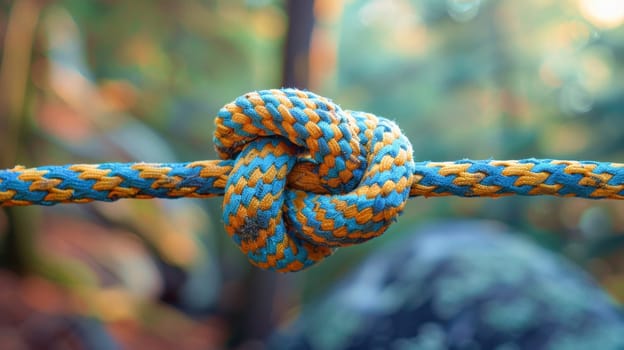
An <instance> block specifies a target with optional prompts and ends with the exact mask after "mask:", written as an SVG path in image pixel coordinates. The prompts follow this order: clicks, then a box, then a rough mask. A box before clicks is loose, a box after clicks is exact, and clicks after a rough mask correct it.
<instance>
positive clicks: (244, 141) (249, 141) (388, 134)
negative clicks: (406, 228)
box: [214, 89, 415, 271]
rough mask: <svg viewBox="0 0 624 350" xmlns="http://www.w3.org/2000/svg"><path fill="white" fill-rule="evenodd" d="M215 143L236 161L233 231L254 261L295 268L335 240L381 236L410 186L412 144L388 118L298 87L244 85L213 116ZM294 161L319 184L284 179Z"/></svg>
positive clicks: (230, 187)
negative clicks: (306, 187)
mask: <svg viewBox="0 0 624 350" xmlns="http://www.w3.org/2000/svg"><path fill="white" fill-rule="evenodd" d="M214 142H215V144H216V150H217V152H218V154H219V156H220V157H221V158H222V159H232V160H234V167H233V169H232V171H231V173H230V175H229V177H228V181H227V185H226V188H225V197H224V201H223V221H224V223H225V229H226V231H227V233H228V234H229V235H230V236H231V237H232V238H233V239H234V242H235V243H236V244H237V245H238V246H239V247H240V249H241V250H242V251H243V253H245V254H246V255H247V257H248V258H249V260H250V261H251V262H252V263H253V264H254V265H256V266H258V267H261V268H264V269H271V270H277V271H298V270H301V269H304V268H306V267H308V266H310V265H313V264H315V263H316V262H318V261H320V260H322V259H323V258H324V257H326V256H328V255H330V254H331V253H332V252H333V251H334V250H335V248H337V247H343V246H348V245H352V244H355V243H360V242H364V241H367V240H369V239H371V238H373V237H376V236H379V235H381V234H382V233H383V232H385V230H386V229H387V227H388V226H389V225H390V223H392V222H393V221H394V220H396V218H397V216H398V215H399V214H400V213H401V212H402V210H403V208H404V206H405V203H406V202H407V199H408V196H409V192H410V187H411V185H412V179H413V176H414V175H413V173H414V168H415V165H414V162H413V160H412V147H411V145H410V143H409V141H408V140H407V138H406V137H405V136H403V134H402V133H401V131H400V130H399V128H398V126H397V125H396V124H394V123H393V122H391V121H390V120H387V119H385V118H381V117H377V116H375V115H372V114H369V113H363V112H356V111H348V110H343V109H341V108H340V107H339V106H338V105H336V104H334V103H333V102H332V101H330V100H329V99H326V98H324V97H321V96H318V95H316V94H314V93H311V92H307V91H301V90H296V89H282V90H264V91H258V92H252V93H248V94H246V95H244V96H241V97H239V98H237V99H236V100H235V101H234V102H232V103H229V104H227V105H226V106H225V107H223V108H222V109H221V110H220V111H219V114H218V116H217V119H216V131H215V135H214ZM295 165H297V166H300V165H304V166H305V168H306V171H305V174H306V175H308V176H310V175H314V176H315V177H317V179H316V180H315V181H314V182H315V183H318V184H319V186H317V187H318V191H316V192H314V193H313V192H304V191H302V190H298V189H295V188H289V187H286V185H287V177H288V176H289V174H290V173H291V171H292V170H293V168H294V167H295Z"/></svg>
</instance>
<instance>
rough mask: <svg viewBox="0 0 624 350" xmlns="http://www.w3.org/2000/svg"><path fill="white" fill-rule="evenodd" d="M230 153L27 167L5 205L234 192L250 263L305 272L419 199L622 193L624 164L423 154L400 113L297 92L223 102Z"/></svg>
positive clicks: (1, 181) (10, 184)
mask: <svg viewBox="0 0 624 350" xmlns="http://www.w3.org/2000/svg"><path fill="white" fill-rule="evenodd" d="M214 141H215V144H216V149H217V152H218V154H219V156H220V157H221V158H222V160H209V161H197V162H187V163H165V164H148V163H104V164H93V165H90V164H74V165H65V166H43V167H38V168H30V169H27V168H25V167H22V166H17V167H15V168H13V169H7V170H0V206H17V205H33V204H36V205H53V204H56V203H85V202H90V201H108V202H110V201H115V200H118V199H120V198H180V197H194V198H207V197H215V196H224V201H223V207H224V210H223V213H224V214H223V220H224V223H225V228H226V231H227V232H228V234H229V235H230V236H232V238H233V240H234V242H235V243H236V244H237V245H238V246H239V247H240V249H241V250H242V251H243V252H244V253H245V254H246V255H247V257H248V258H249V260H250V261H251V262H252V263H253V264H255V265H257V266H259V267H261V268H265V269H272V270H278V271H297V270H301V269H303V268H306V267H308V266H310V265H313V264H314V263H316V262H318V261H320V260H321V259H323V258H324V257H326V256H328V255H330V254H331V253H332V252H333V250H334V249H335V248H336V247H342V246H348V245H351V244H355V243H360V242H363V241H366V240H369V239H371V238H373V237H376V236H378V235H381V234H382V233H383V232H384V231H385V230H386V229H387V227H388V226H389V225H390V223H392V222H393V221H394V220H396V218H397V217H398V215H399V214H400V213H401V212H402V210H403V207H404V206H405V203H406V201H407V199H408V198H409V197H417V196H425V197H439V196H450V195H455V196H462V197H499V196H506V195H513V194H518V195H556V196H565V197H583V198H591V199H624V164H619V163H601V162H591V161H584V162H580V161H562V160H550V159H524V160H507V161H498V160H459V161H455V162H418V163H415V162H414V161H413V160H412V147H411V145H410V143H409V141H408V140H407V139H406V138H405V137H404V136H403V135H402V133H401V132H400V130H399V128H398V127H397V126H396V125H395V124H394V123H393V122H391V121H389V120H387V119H385V118H382V117H377V116H375V115H372V114H369V113H363V112H356V111H348V110H343V109H341V108H340V107H339V106H338V105H336V104H334V103H333V102H331V101H330V100H328V99H326V98H323V97H321V96H318V95H316V94H313V93H311V92H305V91H300V90H296V89H282V90H265V91H259V92H253V93H249V94H246V95H244V96H241V97H239V98H238V99H236V100H235V101H234V102H232V103H229V104H227V105H226V106H225V107H223V108H222V109H221V111H220V112H219V114H218V116H217V119H216V131H215V137H214Z"/></svg>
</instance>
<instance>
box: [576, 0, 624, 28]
mask: <svg viewBox="0 0 624 350" xmlns="http://www.w3.org/2000/svg"><path fill="white" fill-rule="evenodd" d="M579 9H580V11H581V14H582V15H583V17H585V18H586V19H587V20H589V21H590V22H592V23H593V24H594V25H596V26H597V27H600V28H607V29H611V28H615V27H618V26H619V25H621V24H622V23H624V1H622V0H579Z"/></svg>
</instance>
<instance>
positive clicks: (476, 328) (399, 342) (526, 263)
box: [271, 221, 624, 350]
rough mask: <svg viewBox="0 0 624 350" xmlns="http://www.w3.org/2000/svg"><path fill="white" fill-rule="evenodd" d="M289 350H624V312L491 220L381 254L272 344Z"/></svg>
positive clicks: (423, 236)
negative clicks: (375, 349)
mask: <svg viewBox="0 0 624 350" xmlns="http://www.w3.org/2000/svg"><path fill="white" fill-rule="evenodd" d="M272 344H273V345H272V346H271V348H282V349H324V350H325V349H326V350H331V349H364V348H366V349H368V348H378V349H622V348H624V318H623V316H622V313H621V310H620V309H619V308H618V306H616V305H615V303H614V302H613V301H612V300H611V299H610V298H609V296H607V295H606V294H605V293H604V292H603V291H602V290H601V289H600V288H599V287H598V286H597V285H596V284H595V283H594V282H593V281H592V280H591V279H590V278H589V277H588V276H587V275H586V274H585V273H584V272H583V271H581V270H580V269H579V268H577V267H576V266H573V265H572V264H570V263H569V262H567V261H565V260H564V259H563V258H561V257H559V256H555V255H553V254H552V253H549V252H547V251H545V250H543V249H541V248H539V247H537V246H535V245H533V244H531V243H528V242H526V241H525V240H523V239H522V238H520V237H518V236H514V235H513V234H512V233H511V232H510V230H509V229H508V228H506V227H504V226H502V225H499V224H496V223H492V222H483V221H462V222H454V223H441V224H436V225H432V226H429V227H426V228H421V229H419V230H417V231H416V232H415V233H414V234H413V235H411V236H409V238H407V239H402V240H401V241H399V242H396V243H395V244H394V245H391V246H389V247H386V248H385V249H381V250H380V251H379V252H377V253H375V254H374V255H373V256H371V257H370V258H369V259H367V260H366V261H365V262H364V263H363V265H362V266H361V267H360V268H358V269H357V270H356V271H355V272H354V273H353V274H352V275H351V276H350V277H348V278H346V279H345V280H344V281H343V282H342V283H340V284H339V285H338V286H336V287H335V288H334V289H333V291H332V292H331V293H329V294H328V295H327V296H326V297H325V298H322V299H321V301H320V302H319V303H316V304H314V305H310V306H309V307H307V308H304V309H303V311H302V313H301V315H300V317H299V318H298V319H297V320H295V321H294V322H293V323H292V324H291V325H289V326H287V327H286V328H285V329H284V330H282V331H281V332H280V333H279V334H278V335H276V336H275V337H274V338H273V339H272Z"/></svg>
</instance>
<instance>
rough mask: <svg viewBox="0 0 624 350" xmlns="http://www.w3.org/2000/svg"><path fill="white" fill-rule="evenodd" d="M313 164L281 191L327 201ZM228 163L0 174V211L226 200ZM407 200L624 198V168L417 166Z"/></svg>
mask: <svg viewBox="0 0 624 350" xmlns="http://www.w3.org/2000/svg"><path fill="white" fill-rule="evenodd" d="M312 165H313V163H310V162H301V163H297V164H295V165H294V167H293V170H292V171H291V172H290V173H289V174H288V177H287V187H289V188H292V189H295V190H301V191H306V192H314V193H318V194H327V193H328V191H327V190H326V189H325V188H323V187H322V185H321V180H320V178H319V176H318V175H317V174H316V173H315V172H314V171H313V167H312ZM233 166H234V161H232V160H206V161H196V162H186V163H103V164H73V165H63V166H43V167H39V168H29V169H27V168H25V167H23V166H17V167H15V168H13V169H6V170H0V206H4V207H8V206H25V205H54V204H59V203H87V202H92V201H103V202H113V201H116V200H118V199H122V198H140V199H149V198H167V199H175V198H184V197H188V198H210V197H220V196H223V195H224V193H225V185H226V183H227V179H228V177H229V174H230V172H231V171H232V168H233ZM414 175H415V176H414V183H413V184H412V186H411V189H410V192H409V195H410V197H411V198H414V197H444V196H459V197H501V196H510V195H522V196H539V195H552V196H562V197H581V198H589V199H620V200H621V199H624V164H622V163H601V162H592V161H585V162H580V161H569V160H568V161H566V160H550V159H524V160H506V161H501V160H469V159H465V160H459V161H454V162H419V163H416V166H415V171H414Z"/></svg>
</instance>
